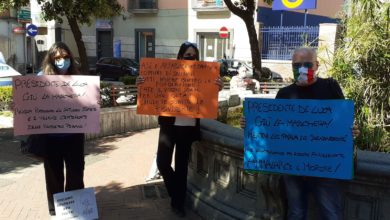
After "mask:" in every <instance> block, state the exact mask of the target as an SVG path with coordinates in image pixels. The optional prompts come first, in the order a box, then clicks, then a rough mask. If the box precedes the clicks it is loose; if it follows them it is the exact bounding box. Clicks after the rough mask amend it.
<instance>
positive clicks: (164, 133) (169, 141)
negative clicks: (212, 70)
mask: <svg viewBox="0 0 390 220" xmlns="http://www.w3.org/2000/svg"><path fill="white" fill-rule="evenodd" d="M177 59H178V60H197V61H198V60H199V50H198V48H197V46H196V44H194V43H190V42H185V43H183V44H182V45H181V46H180V49H179V52H178V54H177ZM144 82H145V79H144V78H143V77H142V76H139V77H138V78H137V82H136V83H137V85H140V84H142V83H144ZM215 85H216V86H218V88H219V90H222V88H223V82H222V80H221V78H217V79H216V80H215ZM158 122H159V124H160V134H159V140H158V150H157V167H158V169H159V170H160V173H161V175H162V176H163V178H164V182H165V186H166V188H167V190H168V194H169V196H170V197H171V208H172V211H173V212H175V213H176V214H177V215H178V216H181V217H184V216H185V210H184V201H185V197H186V190H187V172H188V160H189V155H190V150H191V145H192V143H193V142H194V141H196V140H199V138H200V120H199V119H198V118H196V119H195V118H188V117H181V116H177V117H166V116H159V118H158ZM175 146H176V153H175V169H173V168H172V166H171V163H172V155H173V150H174V148H175Z"/></svg>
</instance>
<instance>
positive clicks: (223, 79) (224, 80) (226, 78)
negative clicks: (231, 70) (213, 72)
mask: <svg viewBox="0 0 390 220" xmlns="http://www.w3.org/2000/svg"><path fill="white" fill-rule="evenodd" d="M230 80H232V77H230V76H224V77H222V81H223V82H230Z"/></svg>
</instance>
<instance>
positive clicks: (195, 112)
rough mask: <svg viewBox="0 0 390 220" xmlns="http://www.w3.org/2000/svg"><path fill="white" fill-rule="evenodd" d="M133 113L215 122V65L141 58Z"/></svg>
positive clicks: (216, 94)
mask: <svg viewBox="0 0 390 220" xmlns="http://www.w3.org/2000/svg"><path fill="white" fill-rule="evenodd" d="M140 75H141V76H143V77H144V79H145V82H144V83H142V84H141V85H139V86H138V97H137V99H138V100H137V113H138V114H146V115H162V116H186V117H192V118H212V119H215V118H217V114H218V86H217V85H216V84H215V80H216V79H217V77H218V76H219V63H212V62H200V61H190V60H169V59H154V58H144V59H142V60H141V70H140Z"/></svg>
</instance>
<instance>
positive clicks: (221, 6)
mask: <svg viewBox="0 0 390 220" xmlns="http://www.w3.org/2000/svg"><path fill="white" fill-rule="evenodd" d="M192 8H193V9H194V10H195V11H200V12H202V11H205V12H207V11H229V9H228V8H227V7H226V5H225V3H224V2H223V0H192Z"/></svg>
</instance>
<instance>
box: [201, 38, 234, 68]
mask: <svg viewBox="0 0 390 220" xmlns="http://www.w3.org/2000/svg"><path fill="white" fill-rule="evenodd" d="M197 36H198V41H199V50H200V51H199V52H200V59H201V60H204V61H215V60H218V59H222V58H224V57H225V56H229V55H230V50H229V49H230V43H229V42H230V40H229V38H220V37H219V33H217V32H211V33H198V34H197Z"/></svg>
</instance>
